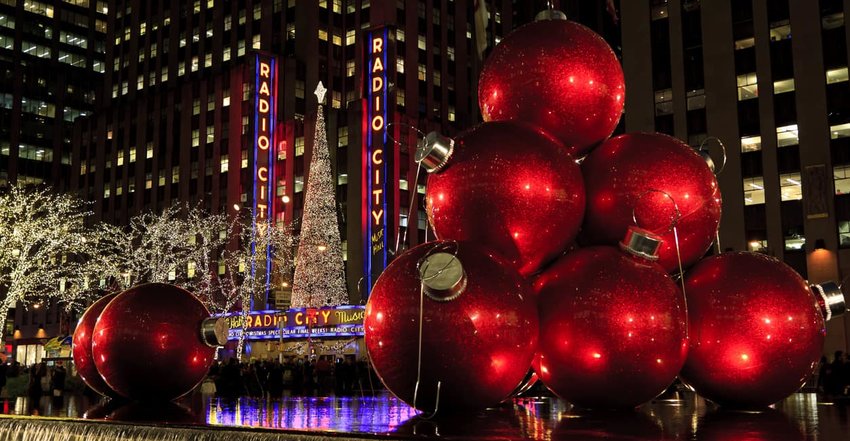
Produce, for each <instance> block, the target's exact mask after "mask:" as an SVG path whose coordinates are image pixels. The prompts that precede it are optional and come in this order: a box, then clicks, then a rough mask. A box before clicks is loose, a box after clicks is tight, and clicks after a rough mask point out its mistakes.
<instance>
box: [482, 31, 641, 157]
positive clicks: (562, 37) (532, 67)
mask: <svg viewBox="0 0 850 441" xmlns="http://www.w3.org/2000/svg"><path fill="white" fill-rule="evenodd" d="M625 98H626V86H625V80H624V78H623V69H622V67H621V66H620V62H619V60H617V56H616V55H615V54H614V52H613V51H612V50H611V47H610V46H608V43H606V42H605V40H604V39H603V38H602V37H601V36H599V35H598V34H596V33H595V32H593V31H592V30H590V29H588V28H586V27H585V26H582V25H580V24H578V23H576V22H572V21H567V20H540V21H536V22H533V23H529V24H527V25H525V26H522V27H520V28H518V29H517V30H515V31H513V32H512V33H510V34H509V35H508V36H507V37H505V39H503V40H502V41H501V43H499V44H498V45H497V46H496V47H495V48H494V49H493V52H492V53H491V54H490V56H489V57H488V58H487V60H486V61H485V62H484V68H483V70H482V71H481V78H480V81H479V84H478V104H479V106H480V107H481V114H482V116H483V117H484V121H503V120H516V121H525V122H529V123H531V124H534V125H535V126H538V127H540V128H542V129H544V130H546V131H548V132H549V133H551V134H552V135H554V136H555V137H557V138H558V139H560V140H561V141H562V142H563V143H564V144H565V145H566V146H567V147H568V148H569V149H570V152H571V153H572V154H574V155H575V156H581V155H583V154H585V153H587V152H588V151H590V149H591V148H592V147H593V146H594V145H596V144H597V143H599V142H600V141H603V140H604V139H606V138H608V137H609V136H611V133H612V132H613V131H614V128H616V127H617V123H618V121H619V120H620V115H621V114H622V112H623V103H624V102H625Z"/></svg>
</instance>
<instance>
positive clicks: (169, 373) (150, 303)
mask: <svg viewBox="0 0 850 441" xmlns="http://www.w3.org/2000/svg"><path fill="white" fill-rule="evenodd" d="M209 316H210V314H209V311H207V308H206V307H205V306H204V305H203V304H202V303H201V302H200V301H198V299H197V298H195V296H194V295H192V294H191V293H190V292H188V291H186V290H184V289H181V288H178V287H176V286H173V285H166V284H162V283H150V284H146V285H139V286H136V287H134V288H130V289H128V290H127V291H124V292H123V293H121V294H119V295H118V296H117V297H115V298H114V299H113V300H112V301H111V302H110V303H109V304H108V305H107V306H106V307H105V308H104V309H103V312H102V313H101V314H100V318H99V319H98V320H97V324H96V325H95V326H94V336H93V338H92V355H93V357H94V361H95V365H96V366H97V370H98V372H100V375H101V376H102V377H103V379H104V380H105V381H106V384H107V385H109V387H110V388H112V389H113V390H114V391H115V392H117V393H118V394H120V395H122V396H124V397H126V398H130V399H136V400H144V401H148V400H162V401H166V400H171V399H174V398H177V397H180V396H182V395H185V394H186V393H188V392H189V391H191V390H192V389H193V388H194V387H195V386H197V385H198V384H199V383H200V382H201V381H202V380H203V379H204V378H205V377H206V375H207V372H208V371H209V368H210V366H211V365H212V362H213V359H214V355H215V349H214V348H213V347H211V346H208V345H207V344H205V343H204V342H203V341H202V340H201V331H200V330H201V327H202V322H204V320H205V319H207V318H209Z"/></svg>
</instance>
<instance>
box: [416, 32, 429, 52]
mask: <svg viewBox="0 0 850 441" xmlns="http://www.w3.org/2000/svg"><path fill="white" fill-rule="evenodd" d="M417 46H418V47H419V49H420V50H423V51H424V50H426V49H427V48H428V46H427V45H426V44H425V36H424V35H420V36H419V38H418V39H417Z"/></svg>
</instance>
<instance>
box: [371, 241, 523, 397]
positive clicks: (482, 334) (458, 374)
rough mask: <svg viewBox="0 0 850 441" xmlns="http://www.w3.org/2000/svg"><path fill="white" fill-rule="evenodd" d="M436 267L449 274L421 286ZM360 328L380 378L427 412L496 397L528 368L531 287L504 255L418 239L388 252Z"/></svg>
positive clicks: (504, 394)
mask: <svg viewBox="0 0 850 441" xmlns="http://www.w3.org/2000/svg"><path fill="white" fill-rule="evenodd" d="M452 255H455V256H456V257H452ZM459 268H462V269H459ZM440 270H443V271H442V272H440ZM420 271H422V273H420ZM435 271H437V272H439V274H444V275H447V276H452V277H454V276H457V278H456V279H452V281H451V283H450V284H446V285H443V286H444V287H445V289H443V290H440V289H439V288H437V287H436V285H435V287H433V288H432V287H428V286H426V285H425V284H423V281H422V280H423V279H426V280H431V279H430V278H431V277H433V275H435ZM429 272H430V273H429ZM420 274H423V276H422V277H420ZM428 274H431V275H428ZM464 274H465V277H464V276H463V275H464ZM435 280H439V279H435ZM428 283H432V282H430V281H429V282H428ZM441 283H442V282H441ZM423 290H424V291H423ZM420 301H422V302H423V308H422V309H421V310H420ZM420 311H421V312H422V320H421V326H422V350H421V355H422V356H421V377H420V384H419V389H418V395H417V396H416V400H415V403H414V394H415V390H416V379H417V370H418V368H419V367H420V364H419V361H420V358H419V335H420V334H419V332H420V328H419V326H420ZM364 327H365V330H366V337H365V339H366V348H367V350H368V352H369V357H370V359H371V361H372V363H373V365H374V368H375V372H376V373H377V374H378V376H379V377H380V378H381V381H382V382H383V383H384V385H386V387H387V389H389V390H390V391H391V392H392V393H394V394H395V395H396V396H398V397H399V398H400V399H401V400H403V401H404V402H406V403H407V404H409V405H412V406H414V407H417V408H419V409H422V410H426V411H434V410H436V409H437V408H439V409H483V408H484V407H487V406H491V405H495V404H497V403H499V402H500V401H501V400H503V399H505V398H507V397H508V396H509V395H510V394H511V392H512V391H513V390H514V389H515V388H516V387H517V385H518V384H520V382H521V381H522V380H523V378H524V377H525V375H526V374H527V373H528V369H529V367H530V365H531V358H532V356H533V355H534V351H535V349H536V348H537V335H538V318H537V307H536V302H535V299H534V296H533V295H532V293H531V288H530V287H529V286H527V285H526V282H525V281H524V280H523V279H522V278H521V277H520V276H519V274H517V272H516V271H515V270H514V269H513V268H512V267H511V265H510V264H509V263H508V262H506V261H504V260H503V259H502V258H500V257H498V256H496V255H495V254H492V253H491V252H489V251H487V250H486V249H484V248H481V247H479V246H478V245H475V244H473V243H470V242H456V243H455V242H450V241H438V242H431V243H426V244H423V245H420V246H417V247H415V248H413V249H411V250H409V251H407V252H405V253H404V254H402V255H400V256H399V257H398V258H396V259H395V260H394V261H393V262H392V263H391V264H390V265H389V266H388V267H387V269H386V270H385V271H384V272H383V274H381V276H380V277H379V278H378V280H377V282H376V283H375V286H374V288H373V290H372V293H371V294H370V297H369V301H368V303H367V304H366V316H365V320H364ZM438 382H440V385H439V403H437V389H438V384H437V383H438Z"/></svg>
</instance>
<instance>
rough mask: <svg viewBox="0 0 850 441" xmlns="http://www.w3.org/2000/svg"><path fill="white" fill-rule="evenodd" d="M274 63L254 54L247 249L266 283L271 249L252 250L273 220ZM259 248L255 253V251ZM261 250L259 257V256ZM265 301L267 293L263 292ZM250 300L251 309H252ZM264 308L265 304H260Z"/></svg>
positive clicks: (270, 58) (255, 269)
mask: <svg viewBox="0 0 850 441" xmlns="http://www.w3.org/2000/svg"><path fill="white" fill-rule="evenodd" d="M276 103H277V63H276V60H275V59H274V58H273V57H269V56H266V55H261V54H257V56H256V59H255V63H254V222H253V227H254V231H253V234H254V238H255V241H254V244H253V245H252V246H251V249H252V251H253V253H254V259H252V262H251V271H252V272H253V274H254V275H255V276H257V277H265V278H266V286H270V285H271V284H270V283H269V282H270V280H269V277H271V273H272V272H271V264H272V259H271V248H267V249H266V250H264V251H265V252H263V250H257V249H256V236H257V235H258V234H268V232H266V231H265V230H264V229H263V224H264V223H266V222H268V221H269V220H273V219H274V213H273V209H274V204H273V203H272V202H271V201H272V198H273V197H274V187H273V186H272V185H273V183H274V177H275V173H274V149H273V148H271V147H272V146H274V145H276V144H275V142H274V125H275V120H276V118H275V109H276V108H277V105H276ZM258 251H259V253H258ZM260 253H262V254H263V255H262V257H261V255H260ZM264 294H265V297H266V301H267V299H268V292H266V293H264ZM253 303H254V299H252V305H251V309H254V304H253ZM261 307H262V308H263V309H265V307H266V305H265V304H263V305H261Z"/></svg>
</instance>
